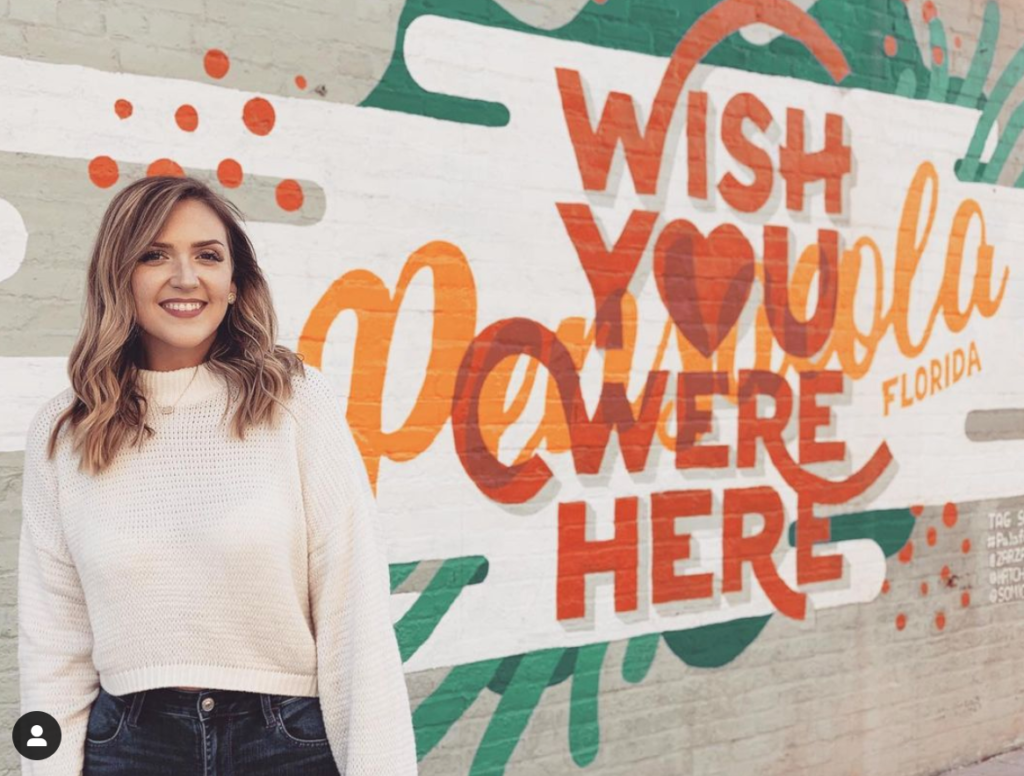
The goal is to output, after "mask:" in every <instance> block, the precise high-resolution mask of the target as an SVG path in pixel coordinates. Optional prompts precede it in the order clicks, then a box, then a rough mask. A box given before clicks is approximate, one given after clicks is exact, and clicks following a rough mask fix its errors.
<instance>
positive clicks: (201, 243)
mask: <svg viewBox="0 0 1024 776" xmlns="http://www.w3.org/2000/svg"><path fill="white" fill-rule="evenodd" d="M214 243H216V244H217V245H219V246H220V247H221V248H223V247H224V243H222V242H221V241H220V240H200V241H199V242H194V243H192V247H193V248H202V247H203V246H205V245H213V244H214ZM150 245H152V246H153V247H154V248H173V247H174V246H173V245H171V244H170V243H162V242H154V243H150Z"/></svg>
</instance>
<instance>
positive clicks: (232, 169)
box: [217, 159, 242, 189]
mask: <svg viewBox="0 0 1024 776" xmlns="http://www.w3.org/2000/svg"><path fill="white" fill-rule="evenodd" d="M217 180H219V181H220V182H221V185H222V186H226V187H227V188H229V189H237V188H238V187H239V186H241V185H242V165H240V164H239V163H238V162H236V161H235V160H234V159H224V160H223V161H222V162H221V163H220V164H218V165H217Z"/></svg>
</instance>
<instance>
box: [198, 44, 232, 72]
mask: <svg viewBox="0 0 1024 776" xmlns="http://www.w3.org/2000/svg"><path fill="white" fill-rule="evenodd" d="M203 67H204V68H205V69H206V74H207V75H208V76H210V78H223V77H224V76H226V75H227V74H228V68H230V67H231V61H230V60H229V59H228V55H227V54H225V53H224V52H223V51H221V50H220V49H210V50H209V51H207V52H206V55H205V56H204V57H203Z"/></svg>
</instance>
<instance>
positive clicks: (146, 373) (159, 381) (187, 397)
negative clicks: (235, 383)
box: [138, 361, 227, 407]
mask: <svg viewBox="0 0 1024 776" xmlns="http://www.w3.org/2000/svg"><path fill="white" fill-rule="evenodd" d="M193 378H194V379H193ZM138 385H139V389H140V390H141V391H142V393H143V394H144V395H145V396H146V398H147V399H149V400H151V401H155V402H156V403H157V404H160V405H163V406H167V405H171V404H174V406H175V407H184V406H187V405H189V404H195V403H197V402H200V401H203V400H205V399H208V398H210V397H212V396H215V395H217V394H218V393H225V394H226V392H227V387H226V385H225V383H224V378H223V377H221V376H220V375H218V374H216V373H214V372H213V371H212V370H211V369H210V367H209V365H208V363H207V362H205V361H204V362H203V363H202V364H200V365H199V366H198V368H197V367H194V366H188V367H184V368H183V369H172V370H171V371H169V372H158V371H156V370H153V369H139V370H138ZM179 396H180V397H181V398H180V399H179V398H178V397H179ZM175 402H177V403H176V404H175Z"/></svg>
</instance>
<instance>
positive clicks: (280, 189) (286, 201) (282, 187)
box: [277, 178, 305, 212]
mask: <svg viewBox="0 0 1024 776" xmlns="http://www.w3.org/2000/svg"><path fill="white" fill-rule="evenodd" d="M304 199H305V197H304V196H303V194H302V186H300V185H299V183H298V181H293V180H292V179H291V178H287V179H285V180H283V181H281V182H280V183H279V184H277V204H278V205H279V206H280V208H281V209H282V210H287V211H289V212H290V211H293V210H298V209H299V208H300V207H302V202H303V200H304Z"/></svg>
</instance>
